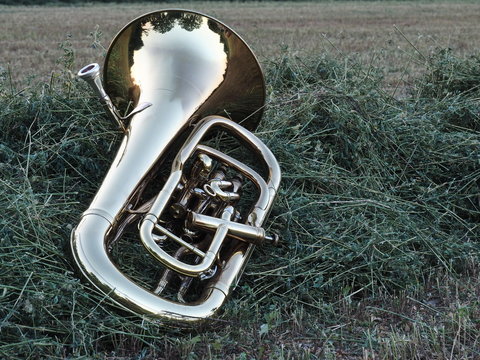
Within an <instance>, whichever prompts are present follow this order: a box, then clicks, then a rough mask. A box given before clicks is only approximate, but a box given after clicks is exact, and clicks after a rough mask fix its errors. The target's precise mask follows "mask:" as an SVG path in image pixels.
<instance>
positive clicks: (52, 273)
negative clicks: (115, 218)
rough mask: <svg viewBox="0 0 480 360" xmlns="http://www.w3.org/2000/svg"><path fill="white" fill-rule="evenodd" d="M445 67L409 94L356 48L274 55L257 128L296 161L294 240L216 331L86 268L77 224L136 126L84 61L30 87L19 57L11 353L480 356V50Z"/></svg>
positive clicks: (2, 327)
mask: <svg viewBox="0 0 480 360" xmlns="http://www.w3.org/2000/svg"><path fill="white" fill-rule="evenodd" d="M427 68H428V70H427V72H426V73H425V74H424V76H423V77H422V78H421V79H419V80H418V82H417V84H416V85H415V86H414V87H412V88H411V89H409V91H410V95H409V96H408V97H406V98H404V99H402V100H398V99H395V98H393V97H391V96H390V95H389V94H387V93H386V92H384V91H383V90H382V89H383V87H382V76H383V72H382V69H378V68H368V67H365V66H363V65H360V64H357V63H355V62H354V61H351V60H350V59H344V61H340V62H339V61H335V60H333V59H331V58H310V59H299V58H296V57H294V56H292V55H289V54H284V55H283V56H282V57H281V58H279V59H277V60H275V61H271V63H269V64H267V66H266V70H267V71H266V72H267V79H268V82H269V103H268V110H267V111H266V114H265V117H264V120H263V122H262V125H261V128H260V129H258V132H257V134H258V135H259V137H260V138H262V139H263V140H264V141H265V142H266V143H267V144H268V146H269V147H270V148H271V149H272V151H273V153H274V154H275V155H276V156H277V158H278V160H279V161H280V163H281V167H282V170H283V182H282V187H281V190H280V192H279V196H278V199H277V202H276V204H275V207H274V209H273V212H272V215H271V218H270V221H269V226H270V228H271V229H272V230H275V231H276V232H278V233H279V234H281V237H282V244H283V245H282V246H281V247H279V248H271V247H265V248H263V249H259V250H258V251H256V252H255V254H254V256H253V257H252V260H251V261H250V263H249V265H248V267H247V271H246V273H245V275H244V276H243V277H242V279H241V282H240V286H239V287H238V288H237V289H236V290H235V292H234V293H233V295H232V297H231V299H230V301H229V302H228V303H227V305H226V306H225V309H224V311H223V312H224V314H223V317H222V319H221V320H218V321H214V322H213V323H210V324H207V325H204V326H203V327H202V328H201V329H199V330H197V329H189V330H181V329H176V328H173V327H169V326H167V327H166V326H163V325H162V324H159V323H156V322H152V321H149V320H148V319H141V318H139V317H136V316H133V315H130V314H128V313H125V312H124V311H122V310H120V309H118V308H117V307H116V306H115V305H113V304H112V303H111V302H110V301H109V300H108V299H106V298H105V297H104V296H103V295H102V294H99V293H96V292H95V291H93V290H92V288H91V286H88V285H86V284H84V283H83V282H82V281H80V280H79V279H78V276H77V274H76V273H75V270H74V266H73V261H72V259H71V255H70V249H69V236H70V232H71V230H72V227H73V226H75V224H76V223H77V221H78V218H79V215H80V214H81V212H82V211H83V210H85V209H86V208H87V206H88V204H89V202H90V200H91V198H92V197H93V195H94V193H95V191H96V190H97V188H98V186H99V183H100V182H101V180H102V178H103V176H104V174H105V172H106V170H107V169H108V167H109V166H110V162H111V159H112V157H113V155H114V152H115V150H116V148H117V146H118V140H119V136H118V135H117V134H116V133H115V131H114V129H113V125H112V124H111V122H110V121H107V120H106V119H105V115H104V112H103V109H102V108H101V107H100V105H99V104H97V102H96V100H95V99H93V98H91V97H90V93H89V91H88V90H87V89H86V87H85V86H84V84H80V83H79V82H78V81H77V80H75V79H72V78H71V77H70V76H69V75H68V72H65V73H64V74H63V75H60V76H58V77H55V78H52V81H51V82H50V83H40V84H33V85H30V86H28V87H27V88H25V89H20V88H16V87H14V86H13V85H11V83H10V81H9V74H8V73H3V74H2V81H1V85H0V119H1V120H0V121H1V122H0V126H1V128H0V139H1V140H0V141H1V142H0V184H1V192H0V204H1V208H2V209H3V214H2V217H1V219H0V247H1V252H0V264H1V266H0V269H1V270H0V357H2V358H9V359H25V358H65V357H72V358H79V357H82V356H84V357H86V358H105V357H107V358H108V357H109V358H119V357H124V358H135V359H144V358H145V359H149V358H168V359H171V358H180V357H181V358H191V359H196V358H218V359H223V358H232V359H233V358H237V359H249V358H263V357H264V358H316V357H318V358H322V357H326V358H362V357H363V358H365V357H366V358H368V357H373V356H374V355H375V354H376V356H380V357H384V358H405V359H411V358H414V357H419V358H420V357H421V356H424V358H433V357H438V358H447V357H449V356H451V357H453V358H475V357H476V356H480V353H479V351H478V349H479V348H480V347H479V346H478V345H479V343H480V330H479V326H480V323H479V322H478V319H479V315H480V314H479V310H478V309H479V304H478V296H476V295H475V293H476V292H478V287H475V285H474V284H473V285H472V284H471V281H470V280H468V279H469V277H472V278H476V277H478V266H479V262H478V261H479V254H480V244H479V242H478V239H479V235H480V234H479V233H480V229H479V226H478V224H479V221H480V207H479V199H480V191H479V186H480V163H479V161H480V156H479V153H480V152H479V149H480V119H479V116H480V115H479V114H480V102H479V98H480V89H479V84H480V58H479V57H478V56H472V57H470V58H468V59H459V58H456V57H455V56H454V55H453V54H452V53H451V52H450V51H440V52H438V53H437V54H436V55H435V56H433V57H432V58H430V59H428V66H427ZM458 279H465V280H462V281H463V282H461V284H462V285H461V286H460V288H461V289H463V291H464V292H463V293H460V294H459V293H458V291H457V293H455V292H454V291H453V293H454V294H453V295H452V294H450V292H452V288H455V287H457V290H458V283H457V280H458ZM473 283H475V282H473ZM462 286H463V287H462ZM441 289H443V290H441ZM442 291H443V292H442ZM460 292H461V291H460ZM427 294H430V295H428V296H427ZM477 295H478V294H477ZM409 299H410V300H409ZM412 299H413V300H412ZM427 300H428V301H427ZM409 301H410V302H409ZM412 301H416V303H415V304H416V305H417V306H418V307H417V308H414V307H413V306H411V302H412ZM454 301H455V303H454ZM409 304H410V305H409ZM419 304H423V305H425V306H427V305H428V307H429V308H430V309H434V310H435V312H434V315H431V314H430V315H429V314H427V313H426V312H423V309H424V307H421V306H420V305H419ZM414 309H417V310H414ZM418 309H420V310H422V311H420V310H418ZM427 310H428V309H427ZM427 310H425V311H427ZM450 314H451V315H450ZM382 329H383V330H382Z"/></svg>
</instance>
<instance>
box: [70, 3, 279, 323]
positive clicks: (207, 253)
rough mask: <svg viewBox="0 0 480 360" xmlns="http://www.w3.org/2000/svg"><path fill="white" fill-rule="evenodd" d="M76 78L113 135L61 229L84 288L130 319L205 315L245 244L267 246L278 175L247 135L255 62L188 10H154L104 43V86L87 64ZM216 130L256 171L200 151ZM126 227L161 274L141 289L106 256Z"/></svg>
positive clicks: (258, 83)
mask: <svg viewBox="0 0 480 360" xmlns="http://www.w3.org/2000/svg"><path fill="white" fill-rule="evenodd" d="M79 77H80V78H82V79H84V80H86V81H87V82H88V83H89V84H90V85H91V86H92V87H93V88H94V90H95V91H96V93H97V94H98V96H99V97H100V100H101V102H102V103H103V104H104V105H105V107H106V108H107V109H108V111H109V112H110V113H111V115H112V117H113V118H114V120H115V121H116V123H117V124H118V126H119V128H120V129H121V130H122V131H123V132H124V134H125V136H124V138H123V141H122V143H121V146H120V149H119V150H118V153H117V155H116V157H115V160H114V162H113V164H112V166H111V168H110V170H109V171H108V173H107V175H106V177H105V179H104V181H103V183H102V185H101V187H100V189H99V190H98V192H97V194H96V195H95V197H94V199H93V201H92V203H91V205H90V207H89V208H88V209H87V210H86V211H85V212H84V213H83V215H82V218H81V220H80V222H79V224H78V226H77V227H76V228H75V229H74V230H73V232H72V238H71V246H72V252H73V255H74V259H75V261H76V263H77V265H78V267H79V268H80V270H81V272H82V273H83V274H84V275H85V277H86V278H87V279H88V280H89V281H90V282H91V283H92V284H93V285H94V286H95V287H97V288H98V289H100V290H101V291H102V292H103V293H105V294H106V295H108V296H109V297H111V298H112V299H113V300H115V301H116V302H117V303H119V304H121V305H122V306H123V307H125V308H127V309H129V310H131V311H134V312H136V313H140V314H146V315H148V316H151V317H158V318H162V319H171V320H180V321H185V322H195V321H198V320H202V319H206V318H210V317H212V316H213V315H214V314H215V312H216V311H217V310H218V309H219V307H220V306H221V305H222V303H223V302H224V300H225V298H226V297H227V296H228V295H229V293H230V291H231V290H232V289H233V288H234V287H235V285H236V284H237V282H238V279H239V277H240V275H241V273H242V271H243V269H244V267H245V265H246V262H247V260H248V258H249V257H250V255H251V253H252V250H253V248H254V246H255V245H257V244H262V243H265V242H272V243H276V242H277V241H278V238H277V236H276V235H267V234H266V233H265V230H264V229H263V228H262V224H263V222H264V221H265V219H266V217H267V216H268V214H269V212H270V209H271V206H272V203H273V201H274V198H275V194H276V192H277V189H278V186H279V182H280V168H279V165H278V163H277V161H276V159H275V157H274V156H273V154H272V153H271V151H270V150H269V149H268V148H267V147H266V146H265V145H264V144H263V143H262V142H261V141H260V140H259V139H258V138H257V137H256V136H254V135H253V134H252V133H251V132H250V130H253V129H255V128H256V126H257V124H258V122H259V120H260V117H261V114H262V109H263V106H264V100H265V85H264V79H263V74H262V71H261V68H260V66H259V64H258V61H257V59H256V58H255V56H254V55H253V53H252V52H251V50H250V49H249V47H248V46H247V45H246V44H245V42H244V41H243V40H242V39H241V38H240V37H239V36H238V35H237V34H236V33H235V32H234V31H233V30H231V29H230V28H228V27H227V26H225V25H224V24H222V23H221V22H219V21H217V20H215V19H213V18H211V17H209V16H206V15H203V14H200V13H197V12H193V11H184V10H162V11H157V12H153V13H149V14H146V15H143V16H141V17H139V18H137V19H136V20H133V21H132V22H131V23H129V24H128V25H126V26H125V27H124V28H123V29H122V30H121V31H120V32H119V33H118V35H117V36H116V37H115V38H114V40H113V41H112V43H111V45H110V47H109V49H108V52H107V56H106V60H105V65H104V70H103V84H104V85H105V89H104V88H103V86H102V81H101V79H100V69H99V66H98V65H97V64H90V65H87V66H86V67H84V68H83V69H81V70H80V71H79ZM130 109H133V110H130ZM121 114H127V115H125V116H122V115H121ZM240 124H241V125H240ZM218 132H222V134H223V133H227V134H229V135H231V136H232V138H233V139H236V140H237V141H238V142H239V143H240V144H241V146H242V147H244V148H247V149H249V151H250V152H251V153H252V154H253V155H254V157H255V158H256V160H255V161H256V164H255V163H254V164H253V165H250V166H249V165H246V164H244V163H243V162H240V161H238V160H237V159H235V158H234V157H232V156H230V155H227V154H225V153H224V152H220V151H219V150H217V149H215V148H213V147H211V146H209V145H206V144H205V143H209V142H214V141H213V140H212V139H214V135H215V134H216V133H218ZM232 138H230V139H232ZM243 153H244V152H242V154H243ZM172 159H173V160H172ZM258 160H261V161H258ZM259 164H260V165H262V166H258V165H259ZM254 165H256V166H257V167H259V169H253V168H252V167H256V166H254ZM168 167H170V168H171V171H170V173H169V175H168V176H166V175H165V177H166V179H162V170H164V169H168ZM262 171H263V176H261V175H260V174H259V172H262ZM164 172H165V171H163V173H164ZM264 178H265V179H264ZM244 189H245V190H244ZM242 190H244V193H247V195H248V196H247V199H248V198H249V197H250V198H251V197H252V194H254V195H255V196H256V198H257V200H256V201H255V200H254V201H253V205H245V204H243V205H242V203H243V202H246V201H245V200H242V199H243V198H244V196H241V194H242ZM135 226H138V229H139V231H140V238H141V241H142V243H143V245H144V247H145V248H146V249H147V250H148V251H149V253H150V254H151V256H153V257H154V258H155V259H156V260H158V261H159V262H160V263H161V265H162V266H159V267H161V268H162V269H161V270H158V277H159V281H158V284H156V285H155V286H153V287H152V288H151V289H149V288H147V287H146V286H143V285H142V286H141V285H138V284H137V283H135V282H134V281H133V280H132V279H131V278H130V277H129V276H128V275H126V274H125V273H124V272H122V270H121V269H120V268H119V266H118V264H115V263H114V259H113V257H112V254H111V249H112V248H113V247H114V246H115V244H116V243H117V241H118V239H119V238H120V237H121V236H122V235H124V233H125V232H126V231H127V230H126V229H132V227H135Z"/></svg>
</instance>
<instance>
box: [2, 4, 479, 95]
mask: <svg viewBox="0 0 480 360" xmlns="http://www.w3.org/2000/svg"><path fill="white" fill-rule="evenodd" d="M162 7H164V8H187V9H193V10H197V11H201V12H204V13H207V14H209V15H212V16H214V17H217V18H218V19H220V20H221V21H223V22H225V23H226V24H228V25H230V26H231V27H232V28H233V29H235V30H237V32H239V33H240V34H241V35H242V36H243V37H244V38H245V39H246V41H247V43H248V44H250V45H251V46H252V48H253V50H254V51H255V53H256V54H257V55H258V57H259V58H260V61H262V62H264V63H265V62H266V61H268V60H270V59H272V58H273V57H276V56H279V55H281V53H282V51H283V50H284V49H285V48H288V49H289V50H290V51H291V52H293V53H294V54H296V55H298V56H301V57H303V56H308V55H316V56H318V55H321V54H325V53H327V54H332V55H333V56H336V57H338V58H345V57H352V58H355V59H357V60H358V61H360V62H362V63H364V64H367V65H368V64H372V65H373V66H376V67H378V66H381V67H385V68H386V72H387V73H386V82H387V83H386V85H387V86H393V87H396V86H397V85H398V82H399V81H401V82H402V83H403V82H407V83H408V82H409V81H410V80H411V78H412V76H416V75H417V74H418V73H420V72H421V71H423V70H424V68H425V57H428V56H429V55H430V54H431V53H432V52H433V51H435V49H439V48H451V49H453V50H454V51H455V53H456V54H457V55H460V56H461V55H464V54H469V53H471V52H472V51H474V50H476V49H479V48H480V37H479V36H478V34H479V33H480V21H478V19H480V4H479V3H477V2H473V1H472V2H470V1H467V2H457V1H453V2H448V1H447V2H426V3H419V2H395V1H393V2H380V3H379V2H326V3H323V2H305V3H302V2H295V3H294V2H290V3H289V2H280V3H270V2H260V3H249V2H247V3H230V2H220V3H218V2H211V3H207V2H204V3H202V2H181V3H180V2H179V3H168V4H158V5H156V4H150V3H146V4H143V5H135V4H134V5H125V4H107V5H85V6H74V7H71V6H63V7H58V6H42V7H24V6H19V7H15V6H13V7H6V6H0V22H1V24H2V32H1V34H0V49H1V50H0V66H3V67H9V68H10V70H11V74H12V79H13V81H15V82H18V81H22V80H24V79H26V78H28V77H29V76H36V77H40V78H43V79H45V78H48V77H50V76H51V74H52V72H54V71H55V70H56V69H58V67H57V65H56V63H57V62H58V59H59V58H60V56H61V55H62V53H63V51H62V49H60V48H59V43H62V42H63V43H64V44H65V41H67V40H68V41H69V42H70V43H71V47H72V49H74V51H75V64H74V68H75V69H77V68H80V67H82V66H83V65H85V64H87V63H90V62H92V61H96V62H99V63H101V62H102V60H103V54H104V51H103V50H102V49H101V47H104V48H105V47H108V44H109V42H110V41H111V40H112V39H113V37H114V36H115V34H116V33H117V32H118V31H119V30H120V29H121V28H122V27H123V26H124V25H125V24H127V23H128V22H129V21H131V20H132V19H134V18H136V17H138V16H140V15H142V14H144V13H147V12H150V11H154V10H157V9H159V8H162ZM99 46H100V48H99Z"/></svg>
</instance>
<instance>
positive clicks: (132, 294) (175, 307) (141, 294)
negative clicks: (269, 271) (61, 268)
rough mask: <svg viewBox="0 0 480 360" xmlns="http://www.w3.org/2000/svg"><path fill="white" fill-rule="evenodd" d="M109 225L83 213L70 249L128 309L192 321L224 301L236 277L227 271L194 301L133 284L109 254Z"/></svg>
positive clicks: (239, 257) (236, 261)
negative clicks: (173, 298)
mask: <svg viewBox="0 0 480 360" xmlns="http://www.w3.org/2000/svg"><path fill="white" fill-rule="evenodd" d="M109 228H110V223H109V221H108V220H106V219H105V218H104V217H102V216H100V215H97V214H87V215H85V216H84V217H83V218H82V220H81V221H80V223H79V224H78V226H77V227H76V228H75V229H74V230H73V232H72V241H71V245H72V252H73V255H74V257H75V260H76V261H77V263H78V264H79V265H80V269H81V271H82V273H83V274H84V275H85V276H86V278H87V279H88V280H89V281H90V282H91V283H92V284H93V285H94V286H95V287H97V288H98V289H99V290H101V291H102V292H103V293H105V294H108V296H110V297H111V298H112V299H114V300H115V302H117V303H118V304H120V305H122V306H123V307H125V308H127V310H132V311H134V312H138V313H142V314H147V315H150V316H152V317H159V318H164V319H170V320H181V321H185V322H195V321H199V320H203V319H205V318H208V317H211V316H212V315H213V314H214V313H215V312H216V310H217V309H218V308H219V307H220V306H221V305H222V303H223V302H224V300H225V298H226V294H227V293H228V288H229V287H230V286H231V285H232V283H233V282H234V281H235V279H234V278H233V277H231V276H230V278H229V277H228V275H227V276H224V275H222V276H221V278H220V279H219V281H218V283H217V284H215V287H213V288H210V289H209V290H208V292H207V295H206V298H205V299H204V300H203V301H202V302H200V303H198V304H194V305H185V304H181V303H176V302H172V301H169V300H165V299H164V298H161V297H159V296H157V295H155V294H153V293H152V292H150V291H148V290H146V289H144V288H142V287H140V286H139V285H137V284H135V283H134V282H133V281H132V280H130V279H129V278H128V277H126V276H125V275H124V274H123V273H122V272H121V271H120V270H119V269H118V268H117V267H116V266H115V265H114V264H113V263H112V261H111V260H110V258H109V256H108V252H107V249H106V248H105V236H106V234H107V232H108V230H109ZM243 261H244V254H241V253H238V254H235V255H234V256H233V257H232V258H231V259H230V261H229V262H228V266H229V267H233V268H237V267H241V264H242V263H243ZM232 270H233V269H232ZM227 273H229V274H232V272H227Z"/></svg>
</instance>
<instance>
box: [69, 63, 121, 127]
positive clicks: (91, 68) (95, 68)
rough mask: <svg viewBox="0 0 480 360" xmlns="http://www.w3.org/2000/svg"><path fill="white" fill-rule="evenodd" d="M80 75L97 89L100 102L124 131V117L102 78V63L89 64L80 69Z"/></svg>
mask: <svg viewBox="0 0 480 360" xmlns="http://www.w3.org/2000/svg"><path fill="white" fill-rule="evenodd" d="M77 75H78V77H79V78H80V79H82V80H85V81H86V82H87V83H88V84H89V85H90V86H91V87H92V89H93V91H95V93H96V94H97V96H98V97H99V99H100V102H101V103H102V104H103V105H104V106H105V107H106V108H107V109H108V110H109V112H110V113H111V114H112V116H113V118H114V119H115V122H116V123H117V125H118V126H119V127H120V129H122V131H123V132H125V131H126V128H125V125H124V124H123V122H122V117H121V116H120V115H119V114H118V110H117V109H116V108H115V106H114V105H113V103H112V100H111V99H110V97H109V96H108V95H107V93H106V92H105V89H104V88H103V84H102V79H101V78H100V65H98V64H97V63H92V64H88V65H87V66H84V67H83V68H81V69H80V71H79V72H78V74H77Z"/></svg>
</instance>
